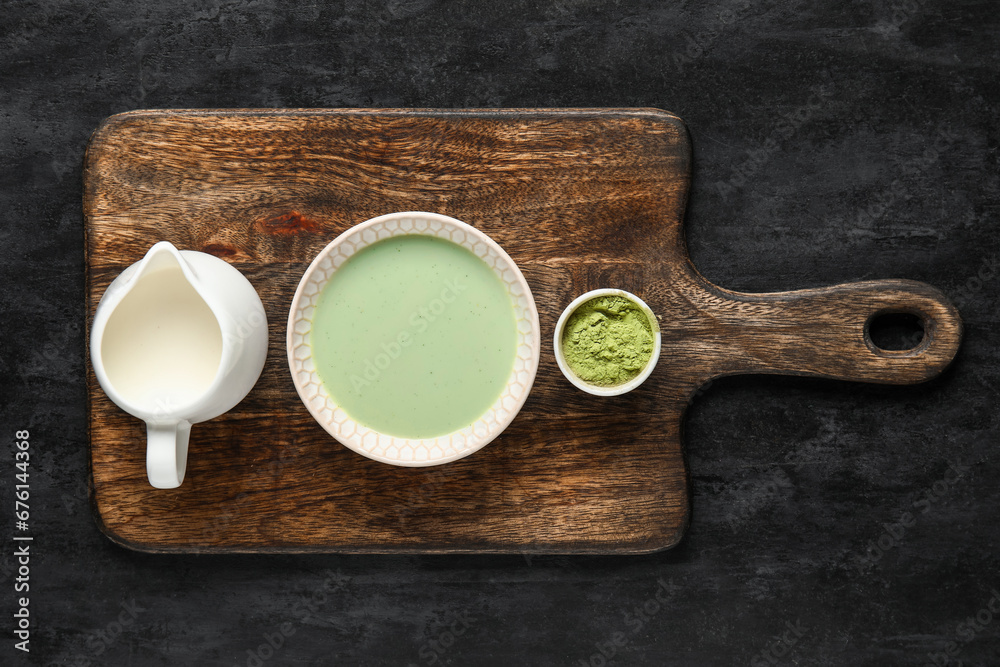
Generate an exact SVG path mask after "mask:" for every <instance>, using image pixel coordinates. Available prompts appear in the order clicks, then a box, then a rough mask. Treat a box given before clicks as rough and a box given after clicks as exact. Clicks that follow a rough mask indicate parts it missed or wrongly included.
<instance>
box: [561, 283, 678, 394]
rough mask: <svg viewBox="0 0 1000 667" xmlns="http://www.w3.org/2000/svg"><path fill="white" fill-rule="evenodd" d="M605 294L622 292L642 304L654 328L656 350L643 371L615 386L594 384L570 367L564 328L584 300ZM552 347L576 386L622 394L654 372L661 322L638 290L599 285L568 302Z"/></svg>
mask: <svg viewBox="0 0 1000 667" xmlns="http://www.w3.org/2000/svg"><path fill="white" fill-rule="evenodd" d="M601 296H620V297H623V298H625V299H628V300H629V301H631V302H632V303H634V304H635V305H637V306H639V309H640V310H641V311H642V312H643V313H644V314H645V315H646V319H648V320H649V324H650V326H651V327H652V329H653V353H652V354H651V355H650V357H649V361H648V362H646V366H645V367H644V368H643V369H642V372H640V373H639V374H638V375H636V376H635V377H634V378H632V379H631V380H629V381H628V382H623V383H622V384H616V385H611V386H600V385H595V384H590V383H589V382H587V381H586V380H584V379H582V378H581V377H580V376H578V375H577V374H576V373H574V372H573V369H572V368H570V367H569V364H568V363H566V357H565V355H564V354H563V346H562V335H563V330H564V329H565V328H566V321H567V320H568V319H569V317H570V315H572V314H573V312H574V311H575V310H576V309H577V308H579V307H580V306H581V305H583V304H584V303H586V302H588V301H590V300H591V299H596V298H597V297H601ZM552 347H553V350H554V351H555V355H556V363H557V364H559V370H561V371H562V374H563V375H565V376H566V379H567V380H569V381H570V382H572V383H573V385H574V386H575V387H577V388H578V389H582V390H583V391H585V392H587V393H588V394H593V395H595V396H618V395H620V394H624V393H626V392H630V391H632V390H633V389H635V388H636V387H638V386H639V385H641V384H642V383H643V382H645V381H646V378H648V377H649V374H650V373H652V372H653V368H654V367H655V366H656V362H657V361H658V360H659V359H660V324H659V322H658V321H657V319H656V315H655V314H654V313H653V311H652V310H651V309H650V307H649V306H647V305H646V302H645V301H643V300H642V299H640V298H639V297H637V296H636V295H635V294H632V293H631V292H626V291H625V290H621V289H596V290H592V291H590V292H587V293H586V294H581V295H580V296H578V297H577V298H575V299H573V301H572V302H571V303H570V304H569V305H568V306H566V309H565V310H564V311H563V312H562V315H560V316H559V321H558V322H556V331H555V337H554V340H553V341H552Z"/></svg>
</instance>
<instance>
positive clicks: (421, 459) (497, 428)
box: [287, 212, 541, 467]
mask: <svg viewBox="0 0 1000 667" xmlns="http://www.w3.org/2000/svg"><path fill="white" fill-rule="evenodd" d="M408 234H423V235H430V236H437V237H440V238H443V239H448V240H450V241H452V242H454V243H457V244H459V245H461V246H464V247H465V248H468V249H469V250H471V251H472V252H473V253H475V254H476V255H477V256H478V257H479V258H480V259H482V260H483V261H484V262H485V263H486V264H487V265H488V266H489V267H491V268H492V269H493V272H494V273H495V274H496V275H497V276H498V277H499V278H500V280H501V281H502V282H503V284H504V285H505V286H506V288H507V293H508V295H509V296H510V300H511V303H512V304H513V306H514V316H515V318H516V320H517V337H518V339H517V347H516V351H515V359H514V367H513V370H512V371H511V373H510V377H509V378H508V380H507V385H506V387H505V389H504V391H503V393H502V394H501V395H500V398H498V399H497V400H496V402H494V403H493V405H492V406H490V408H489V409H488V410H487V411H486V412H485V414H483V415H482V417H480V418H479V419H478V420H477V421H475V422H474V423H473V424H471V425H470V426H467V427H465V428H463V429H461V430H458V431H454V432H452V433H448V434H446V435H443V436H440V437H436V438H425V439H408V438H401V437H397V436H392V435H387V434H385V433H379V432H378V431H375V430H372V429H370V428H368V427H366V426H363V425H362V424H360V423H358V422H356V421H354V420H353V419H351V417H349V416H348V415H347V414H346V413H345V412H344V410H343V409H342V408H340V407H339V406H338V405H337V402H336V401H335V400H334V399H333V398H332V397H331V396H330V395H329V393H328V392H327V390H326V388H325V387H324V386H323V382H322V380H321V379H320V377H319V374H318V373H317V372H316V366H315V364H314V362H313V355H312V348H311V344H310V332H311V329H312V318H313V315H314V313H315V311H316V308H315V306H316V304H317V302H318V299H319V295H320V293H321V292H322V291H323V288H324V287H325V286H326V284H327V281H329V279H330V277H331V276H332V275H333V274H334V273H335V272H336V271H337V269H338V268H339V267H340V266H341V265H342V264H343V263H344V262H345V261H347V259H348V258H349V257H351V256H352V255H353V254H354V253H356V252H358V251H360V250H361V249H362V248H365V247H366V246H369V245H371V244H373V243H375V242H377V241H381V240H382V239H386V238H390V237H395V236H403V235H408ZM539 331H540V329H539V325H538V310H537V309H536V307H535V300H534V298H533V297H532V295H531V290H530V288H529V287H528V283H527V281H525V279H524V276H523V275H521V271H520V270H519V269H518V268H517V265H516V264H515V263H514V260H512V259H511V258H510V256H508V255H507V253H506V252H504V251H503V249H502V248H501V247H500V246H499V245H497V244H496V242H495V241H493V239H491V238H490V237H489V236H487V235H486V234H484V233H483V232H481V231H479V230H478V229H476V228H475V227H472V226H471V225H467V224H466V223H464V222H461V221H459V220H456V219H455V218H450V217H448V216H445V215H439V214H436V213H420V212H405V213H390V214H388V215H382V216H379V217H377V218H372V219H371V220H367V221H365V222H362V223H361V224H359V225H356V226H354V227H351V228H350V229H348V230H347V231H346V232H344V233H343V234H341V235H340V236H338V237H337V238H336V239H334V240H333V241H332V242H331V243H330V244H329V245H328V246H326V247H325V248H324V249H323V250H322V251H321V252H320V253H319V255H317V256H316V259H315V260H313V262H312V264H310V265H309V268H308V269H306V272H305V275H303V276H302V280H301V281H300V282H299V286H298V289H297V290H296V291H295V297H294V298H293V299H292V307H291V311H290V312H289V315H288V337H287V345H288V366H289V368H290V370H291V372H292V379H293V381H294V383H295V388H296V390H297V391H298V393H299V397H300V398H301V399H302V402H303V403H305V405H306V407H307V408H308V409H309V412H310V414H312V416H313V417H314V418H315V419H316V421H317V422H319V424H320V425H321V426H322V427H323V428H324V429H326V431H327V432H328V433H329V434H330V435H332V436H333V437H334V438H336V439H337V440H338V441H339V442H340V443H342V444H343V445H344V446H345V447H348V448H350V449H352V450H354V451H355V452H357V453H358V454H361V455H363V456H367V457H368V458H370V459H374V460H376V461H381V462H383V463H389V464H392V465H398V466H411V467H416V466H431V465H439V464H442V463H448V462H451V461H455V460H456V459H460V458H463V457H465V456H468V455H469V454H472V453H473V452H475V451H477V450H479V449H481V448H482V447H484V446H485V445H487V444H489V443H490V442H491V441H492V440H493V439H494V438H496V437H497V436H498V435H500V433H501V432H502V431H503V430H504V429H505V428H507V426H508V425H509V424H510V423H511V421H513V419H514V416H515V415H517V413H518V411H519V410H520V409H521V406H523V405H524V401H525V400H526V399H527V398H528V392H529V391H530V390H531V385H532V384H533V383H534V381H535V373H536V372H537V370H538V359H539V352H540V349H541V345H540V334H539Z"/></svg>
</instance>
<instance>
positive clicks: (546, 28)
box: [0, 0, 1000, 667]
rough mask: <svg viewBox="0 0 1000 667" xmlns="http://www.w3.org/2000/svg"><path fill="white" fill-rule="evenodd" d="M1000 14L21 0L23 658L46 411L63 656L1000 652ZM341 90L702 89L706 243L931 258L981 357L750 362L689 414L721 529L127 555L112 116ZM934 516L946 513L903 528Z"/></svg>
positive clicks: (307, 99) (689, 431) (551, 658)
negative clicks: (523, 545)
mask: <svg viewBox="0 0 1000 667" xmlns="http://www.w3.org/2000/svg"><path fill="white" fill-rule="evenodd" d="M135 5H138V6H135ZM997 16H998V9H997V6H996V4H995V3H991V2H987V1H978V2H976V1H971V2H970V1H965V2H944V1H937V0H897V1H889V2H884V1H880V0H876V1H875V2H871V3H869V2H820V3H808V2H790V3H781V4H779V3H773V2H763V3H757V2H750V1H749V0H745V1H735V2H708V3H696V2H685V3H679V4H678V3H656V2H627V1H624V0H623V1H621V2H601V1H592V2H587V1H573V0H555V1H542V2H520V3H506V2H496V1H494V2H451V3H445V2H434V1H431V0H425V1H419V0H417V1H412V2H407V1H405V0H397V1H395V2H388V3H384V4H380V3H368V2H358V1H350V0H348V1H345V2H334V3H329V4H323V3H318V4H304V3H299V2H279V1H277V0H273V1H271V2H268V1H260V2H256V1H245V2H225V3H219V2H205V3H184V2H179V1H177V0H161V1H160V2H156V3H153V2H146V3H127V2H123V1H122V0H102V1H99V2H84V1H82V0H81V1H78V2H68V1H67V2H55V1H51V2H10V0H8V1H6V2H3V3H2V4H0V221H2V222H0V247H2V258H3V262H2V263H0V275H2V279H0V312H2V314H3V315H2V317H3V320H2V322H3V328H4V331H3V336H2V358H0V362H2V377H3V383H2V388H0V397H2V400H0V405H2V433H3V441H4V443H5V444H4V447H3V452H5V457H6V460H7V461H9V463H4V464H3V466H0V471H2V472H0V480H2V482H0V483H2V485H3V487H2V488H3V507H4V508H8V509H4V510H3V514H4V519H3V526H4V531H5V537H4V538H3V539H4V541H5V543H6V544H8V546H6V547H3V548H2V550H0V551H2V556H0V579H2V583H3V585H2V587H0V590H2V591H3V593H2V594H0V617H2V618H4V619H7V620H4V621H3V622H2V623H0V625H2V626H3V630H2V633H0V636H3V637H4V638H5V639H4V640H3V642H4V643H3V645H2V646H0V664H4V665H7V664H16V663H21V662H24V661H25V658H26V656H23V655H22V654H20V653H19V652H17V651H15V650H14V649H13V643H14V639H13V638H12V635H11V630H12V627H13V622H12V619H11V614H12V613H13V609H14V598H15V594H14V593H13V590H12V577H13V575H12V566H13V565H14V562H13V558H12V556H11V553H12V551H13V546H12V545H13V542H10V541H9V540H10V535H11V533H12V532H13V530H12V528H13V527H12V525H11V522H12V519H11V518H9V517H10V508H11V506H12V504H13V498H12V489H11V484H12V478H13V474H14V472H15V471H14V469H13V451H14V450H13V441H12V438H13V434H14V432H15V430H17V429H23V428H27V429H30V431H31V443H32V450H31V451H32V453H33V456H34V458H33V459H32V467H31V474H32V476H31V485H32V498H31V505H32V522H33V530H32V532H33V534H34V535H35V536H36V542H35V544H34V547H33V548H34V556H33V559H32V562H31V567H32V569H31V591H30V597H31V613H32V619H33V634H32V641H31V649H32V652H31V654H30V662H31V663H32V664H39V665H42V664H45V665H49V664H52V665H87V664H94V665H99V664H109V665H124V664H130V665H194V664H204V665H227V666H228V665H237V664H239V665H247V664H250V665H256V664H258V663H259V662H260V661H259V659H257V658H254V657H252V652H258V654H263V656H265V657H267V658H268V659H267V660H266V661H264V664H269V665H273V664H372V665H381V664H387V665H405V664H420V665H430V664H432V663H433V664H451V665H472V664H491V665H503V664H532V665H550V664H551V665H556V664H563V665H580V664H590V665H594V666H595V667H597V666H599V665H602V664H605V663H607V664H622V665H624V664H652V665H660V664H666V665H675V664H676V665H731V664H737V665H739V664H773V663H781V664H799V665H922V664H927V663H932V662H933V661H934V660H936V661H937V664H945V663H946V662H947V663H949V664H959V661H961V662H962V663H963V664H966V665H989V664H993V665H996V664H1000V614H997V615H996V618H994V614H993V612H991V611H989V610H988V606H989V604H990V602H991V600H992V599H993V596H994V592H993V591H994V590H1000V558H998V555H997V548H998V538H1000V526H998V520H1000V503H998V501H1000V488H998V480H1000V457H998V453H997V452H998V443H997V435H998V432H1000V419H998V414H997V409H996V406H997V394H998V392H1000V352H998V342H1000V335H998V333H997V330H996V324H997V309H996V303H997V298H998V296H1000V238H998V235H997V233H996V231H997V224H998V215H1000V211H998V206H997V204H998V200H1000V198H998V193H1000V177H998V168H997V167H998V165H997V162H998V160H997V141H998V132H997V117H998V106H1000V100H998V93H1000V87H998V78H1000V77H998V70H1000V58H998V56H1000V29H998V18H997ZM340 106H347V107H355V106H375V107H385V106H414V107H462V106H472V107H480V106H482V107H493V106H524V107H534V106H654V107H660V108H663V109H668V110H670V111H673V112H675V113H677V114H678V115H680V116H681V117H682V118H684V119H685V120H686V122H687V123H688V126H689V128H690V131H691V136H692V140H693V144H694V164H695V172H694V183H693V190H692V194H691V201H690V207H689V210H688V215H687V234H688V243H689V245H690V250H691V255H692V257H693V258H694V261H695V264H696V265H697V266H698V267H699V268H700V270H701V271H702V272H703V273H704V274H705V275H706V276H707V277H708V278H710V279H711V280H713V281H715V282H717V283H719V284H720V285H723V286H726V287H730V288H735V289H742V290H750V291H768V290H784V289H793V288H799V287H811V286H820V285H826V284H832V283H836V282H843V281H852V280H859V279H865V278H872V279H873V278H890V277H900V278H913V279H918V280H924V281H927V282H930V283H932V284H934V285H936V286H938V287H940V288H941V289H943V290H944V291H945V292H946V293H948V294H949V296H950V297H951V298H952V299H954V300H955V301H956V303H957V304H958V305H959V307H960V309H961V311H962V314H963V316H964V318H965V322H966V338H965V343H964V347H963V349H962V350H961V352H960V354H959V357H958V359H957V361H956V363H955V364H954V366H953V367H952V368H951V369H950V370H949V371H948V372H946V373H945V374H944V375H943V376H941V377H940V378H939V379H937V380H934V381H932V382H930V383H928V384H925V385H922V386H916V387H902V388H900V387H881V386H870V385H856V384H849V383H838V382H832V381H830V382H828V381H819V380H805V379H789V378H768V377H753V378H730V379H726V380H722V381H718V382H716V383H715V384H714V385H713V386H712V387H711V390H710V391H709V392H707V393H706V394H704V395H702V396H700V397H699V398H698V399H697V400H696V402H695V403H694V405H693V406H692V408H691V409H690V411H689V414H688V419H687V423H686V442H687V453H688V460H689V465H690V471H691V481H692V487H693V499H692V503H693V505H692V507H693V511H692V517H691V518H692V521H691V527H690V529H689V531H688V533H687V536H686V538H685V539H684V541H683V542H682V543H681V545H680V546H678V547H677V548H676V549H674V550H672V551H668V552H665V553H660V554H655V555H649V556H642V557H630V558H625V557H614V558H597V557H585V558H582V557H538V558H527V557H523V556H518V555H512V556H503V557H470V556H461V557H457V556H456V557H373V556H350V557H338V556H279V557H254V556H239V557H237V556H232V557H207V556H201V557H197V556H189V557H186V556H153V555H145V554H139V553H132V552H129V551H126V550H124V549H122V548H119V547H117V546H115V545H113V544H112V543H111V542H110V541H109V540H107V539H106V538H105V537H103V536H102V535H101V534H100V532H99V531H98V529H97V527H96V526H95V524H94V521H93V520H92V518H91V516H90V510H89V508H88V504H87V501H86V471H87V438H86V422H85V402H84V401H85V394H84V368H85V366H84V364H85V357H84V351H83V338H84V314H83V247H82V243H83V233H82V230H83V221H82V216H81V202H80V199H81V161H82V157H83V152H84V148H85V146H86V142H87V139H88V136H89V134H90V132H91V131H92V130H93V129H94V128H95V127H96V126H97V124H98V123H99V122H100V121H101V119H103V118H105V117H106V116H108V115H110V114H113V113H116V112H120V111H125V110H128V109H135V108H169V107H340ZM950 466H954V468H953V469H958V470H960V471H961V474H959V473H956V472H949V467H950ZM928 494H929V495H928ZM915 503H917V504H916V505H915ZM924 510H926V511H924ZM907 511H910V512H911V513H912V514H913V515H914V517H915V518H914V521H912V522H910V524H911V525H910V526H908V527H903V526H901V525H897V526H892V524H893V523H894V522H897V521H899V519H900V517H901V516H902V515H903V513H904V512H907ZM886 524H889V525H888V527H887V526H886ZM892 533H895V537H893V536H892ZM880 539H881V543H882V545H883V547H885V548H884V550H883V549H882V548H879V547H875V550H874V551H873V550H872V549H871V547H873V546H874V545H875V544H877V543H878V541H879V540H880ZM866 552H867V554H868V556H867V557H866ZM875 557H877V560H876V558H875ZM657 597H659V601H657ZM998 601H1000V597H998V598H997V600H995V601H993V604H994V608H995V609H998V610H1000V607H997V606H996V605H997V602H998ZM977 613H978V614H979V620H978V621H975V620H974V621H973V622H974V623H975V625H969V624H968V621H967V620H966V619H968V618H969V617H972V618H973V619H975V617H976V615H977ZM119 619H120V620H122V621H124V624H123V625H119ZM789 628H794V631H793V630H791V629H789ZM282 629H284V631H285V633H286V635H287V636H284V637H282V636H281V634H280V633H281V631H282ZM453 631H454V632H453ZM276 632H277V633H279V634H278V635H275V634H274V633H276ZM782 633H784V637H785V638H786V639H787V642H785V641H784V640H782V643H778V642H779V640H780V639H781V637H782ZM268 636H270V637H271V640H272V641H273V642H274V643H276V644H281V646H280V648H279V649H277V651H276V652H274V655H271V653H272V651H270V649H268V648H266V644H265V643H266V642H267V641H268V639H267V638H268ZM279 639H280V641H279ZM432 642H433V643H432ZM949 642H953V644H951V645H949ZM262 644H265V649H264V650H260V647H261V645H262ZM602 649H603V651H604V652H605V653H606V654H612V653H613V654H614V655H611V657H610V658H606V657H605V656H604V655H602V654H601V652H600V651H601V650H602ZM949 650H950V651H951V655H948V654H947V653H946V652H947V651H949ZM248 651H250V653H248ZM933 654H940V655H937V656H936V657H933ZM779 656H780V657H779Z"/></svg>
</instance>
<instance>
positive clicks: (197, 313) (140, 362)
mask: <svg viewBox="0 0 1000 667" xmlns="http://www.w3.org/2000/svg"><path fill="white" fill-rule="evenodd" d="M101 356H102V357H103V359H104V368H105V372H106V374H107V378H108V380H109V381H110V383H111V386H112V387H114V389H115V391H117V392H118V393H120V394H121V395H122V397H123V398H125V400H127V401H130V402H132V403H133V404H135V405H136V406H138V407H142V408H143V409H145V410H149V411H150V412H159V411H170V410H171V409H173V408H176V407H179V406H182V405H185V404H188V403H191V402H192V401H195V400H197V399H198V398H200V397H201V396H202V395H203V394H204V393H205V392H206V390H207V389H208V388H209V386H210V385H211V383H212V380H213V379H214V378H215V375H216V372H217V371H218V369H219V364H220V362H221V360H222V330H221V329H220V328H219V322H218V320H217V319H216V317H215V314H214V313H213V312H212V310H211V309H210V308H209V307H208V305H207V304H206V303H205V301H204V300H203V299H202V298H201V296H200V295H199V294H198V292H197V291H195V289H194V287H192V286H191V284H190V283H189V282H188V281H187V278H185V276H184V273H183V272H182V271H181V268H180V266H179V265H178V264H177V263H176V261H171V262H165V265H164V266H162V267H161V268H157V269H155V270H153V271H151V272H149V273H147V274H145V275H143V276H142V279H141V280H139V281H138V283H137V284H136V286H135V287H134V288H133V289H132V291H130V292H129V293H128V294H127V295H125V298H124V299H122V302H121V303H120V304H119V305H118V307H117V308H116V309H115V310H114V312H113V313H112V314H111V317H110V318H109V319H108V323H107V326H106V328H105V330H104V340H103V341H102V343H101Z"/></svg>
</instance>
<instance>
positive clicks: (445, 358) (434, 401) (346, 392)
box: [310, 234, 517, 439]
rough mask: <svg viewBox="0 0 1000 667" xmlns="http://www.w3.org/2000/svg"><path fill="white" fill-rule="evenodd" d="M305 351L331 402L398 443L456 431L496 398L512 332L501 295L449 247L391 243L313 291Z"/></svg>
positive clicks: (430, 242) (474, 262)
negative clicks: (308, 349)
mask: <svg viewBox="0 0 1000 667" xmlns="http://www.w3.org/2000/svg"><path fill="white" fill-rule="evenodd" d="M310 344H311V346H312V353H313V360H314V362H315V364H316V371H317V373H318V374H319V376H320V378H321V379H322V381H323V385H324V387H325V388H326V390H327V392H328V393H329V394H330V396H331V398H333V400H334V401H336V403H337V404H338V405H339V406H340V408H342V409H343V410H344V412H346V413H347V415H348V416H349V417H350V418H351V419H353V420H354V421H356V422H358V423H359V424H362V425H363V426H367V427H368V428H370V429H373V430H375V431H378V432H379V433H384V434H387V435H392V436H396V437H401V438H411V439H419V438H434V437H437V436H442V435H445V434H448V433H451V432H453V431H457V430H459V429H462V428H465V427H467V426H469V425H471V424H472V423H474V422H475V421H476V420H478V419H479V418H480V417H482V416H483V414H484V413H486V411H487V410H489V408H490V406H492V405H493V403H494V402H495V401H496V400H497V399H498V398H499V397H500V395H501V394H502V393H503V390H504V388H505V387H506V385H507V382H508V380H509V378H510V374H511V372H512V370H513V368H514V359H515V354H516V349H517V326H516V321H515V315H514V305H513V303H512V301H511V298H510V295H509V294H508V292H507V288H506V286H505V285H504V283H503V282H502V281H501V280H500V278H499V277H498V276H497V275H496V274H495V273H494V271H493V269H492V268H491V267H489V266H488V265H487V264H486V263H485V262H483V260H481V259H480V258H479V257H477V256H476V255H475V254H474V253H472V252H471V251H470V250H468V249H466V248H465V247H463V246H461V245H458V244H457V243H454V242H452V241H449V240H446V239H441V238H437V237H434V236H424V235H417V234H413V235H405V236H396V237H392V238H388V239H385V240H383V241H378V242H377V243H373V244H372V245H370V246H367V247H365V248H363V249H362V250H360V251H359V252H358V253H357V254H355V255H353V256H351V257H350V259H348V260H347V261H346V262H344V264H342V265H341V266H340V268H338V269H337V271H335V272H334V273H333V275H332V276H331V277H330V280H329V282H328V283H327V284H326V286H325V287H324V288H323V291H322V293H321V295H320V298H319V302H318V304H317V306H316V313H315V315H314V316H313V326H312V333H311V340H310Z"/></svg>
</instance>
